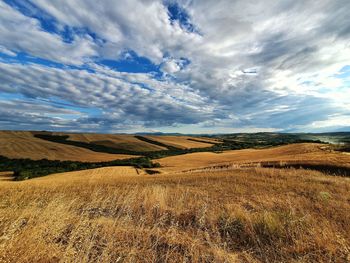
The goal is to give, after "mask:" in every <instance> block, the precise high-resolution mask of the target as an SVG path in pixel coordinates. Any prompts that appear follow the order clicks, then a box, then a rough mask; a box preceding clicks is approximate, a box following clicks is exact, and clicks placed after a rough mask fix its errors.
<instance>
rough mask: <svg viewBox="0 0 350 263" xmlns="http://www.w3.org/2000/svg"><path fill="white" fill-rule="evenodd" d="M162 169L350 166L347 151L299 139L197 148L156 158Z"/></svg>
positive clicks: (349, 157) (179, 170)
mask: <svg viewBox="0 0 350 263" xmlns="http://www.w3.org/2000/svg"><path fill="white" fill-rule="evenodd" d="M156 161H157V162H159V163H160V164H161V165H162V166H163V167H164V168H161V169H160V170H161V171H164V172H181V171H186V170H191V169H198V168H205V167H210V166H215V165H227V164H245V163H253V162H266V161H281V162H288V161H293V162H296V163H297V162H303V163H305V162H306V163H307V162H310V163H314V164H316V163H321V164H331V165H341V166H349V167H350V155H346V154H342V153H340V152H334V151H330V150H329V149H328V148H327V147H326V146H325V145H323V144H315V143H300V144H291V145H285V146H278V147H273V148H268V149H259V150H255V149H244V150H234V151H225V152H223V153H213V152H198V153H191V154H183V155H177V156H171V157H166V158H162V159H158V160H156Z"/></svg>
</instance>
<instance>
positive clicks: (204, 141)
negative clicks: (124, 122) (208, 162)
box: [144, 135, 219, 149]
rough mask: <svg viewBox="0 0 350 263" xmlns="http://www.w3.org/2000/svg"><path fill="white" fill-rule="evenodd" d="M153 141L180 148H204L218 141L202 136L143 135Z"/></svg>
mask: <svg viewBox="0 0 350 263" xmlns="http://www.w3.org/2000/svg"><path fill="white" fill-rule="evenodd" d="M144 137H145V138H148V139H150V140H153V141H157V142H160V143H163V144H166V145H169V146H173V147H176V148H180V149H191V148H206V147H211V146H213V144H215V143H219V142H218V141H217V140H214V139H210V138H202V137H190V136H151V135H148V136H144ZM196 140H197V141H196Z"/></svg>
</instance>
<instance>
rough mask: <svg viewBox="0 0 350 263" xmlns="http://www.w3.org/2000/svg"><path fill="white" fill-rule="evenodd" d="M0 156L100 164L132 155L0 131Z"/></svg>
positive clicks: (26, 133) (22, 133)
mask: <svg viewBox="0 0 350 263" xmlns="http://www.w3.org/2000/svg"><path fill="white" fill-rule="evenodd" d="M0 155H3V156H6V157H8V158H29V159H33V160H40V159H44V158H46V159H49V160H61V161H67V160H70V161H82V162H102V161H112V160H117V159H126V158H133V157H135V156H134V155H126V154H108V153H100V152H93V151H90V150H88V149H84V148H80V147H75V146H71V145H65V144H59V143H54V142H49V141H45V140H41V139H38V138H35V137H34V136H33V135H32V133H31V132H16V131H0Z"/></svg>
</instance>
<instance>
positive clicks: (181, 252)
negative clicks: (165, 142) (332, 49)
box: [0, 167, 350, 262]
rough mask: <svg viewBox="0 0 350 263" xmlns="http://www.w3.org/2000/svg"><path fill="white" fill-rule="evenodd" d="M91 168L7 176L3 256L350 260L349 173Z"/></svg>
mask: <svg viewBox="0 0 350 263" xmlns="http://www.w3.org/2000/svg"><path fill="white" fill-rule="evenodd" d="M102 169H103V168H102ZM111 169H122V168H121V167H114V168H111ZM93 171H96V170H87V171H80V172H74V173H86V174H84V176H81V177H77V176H72V175H74V173H70V174H67V176H66V177H65V176H64V174H61V175H52V176H47V177H43V178H38V179H34V180H29V181H24V182H6V183H5V182H3V183H2V185H0V262H349V260H350V254H349V253H350V224H349V222H350V202H349V201H350V181H349V178H342V177H330V176H324V175H323V174H321V173H320V172H315V171H306V170H293V169H286V170H277V169H276V170H275V169H266V168H265V169H263V168H256V169H247V170H233V171H216V172H201V173H186V174H178V175H154V176H144V175H129V176H128V175H126V176H112V175H111V173H110V172H108V174H106V175H105V176H103V175H101V174H96V175H94V174H91V175H89V174H88V173H93Z"/></svg>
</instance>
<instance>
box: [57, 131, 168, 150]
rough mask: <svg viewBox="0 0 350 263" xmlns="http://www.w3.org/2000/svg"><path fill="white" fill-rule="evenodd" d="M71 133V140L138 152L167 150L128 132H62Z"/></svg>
mask: <svg viewBox="0 0 350 263" xmlns="http://www.w3.org/2000/svg"><path fill="white" fill-rule="evenodd" d="M61 135H69V138H68V139H69V140H72V141H80V142H87V143H94V144H98V145H104V146H108V147H112V148H116V149H123V150H130V151H136V152H148V151H160V150H167V149H166V148H165V147H162V146H159V145H155V144H151V143H148V142H144V141H141V140H139V139H137V138H136V137H135V136H134V135H126V134H92V133H68V134H66V133H62V134H61Z"/></svg>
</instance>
